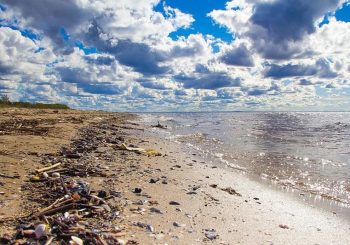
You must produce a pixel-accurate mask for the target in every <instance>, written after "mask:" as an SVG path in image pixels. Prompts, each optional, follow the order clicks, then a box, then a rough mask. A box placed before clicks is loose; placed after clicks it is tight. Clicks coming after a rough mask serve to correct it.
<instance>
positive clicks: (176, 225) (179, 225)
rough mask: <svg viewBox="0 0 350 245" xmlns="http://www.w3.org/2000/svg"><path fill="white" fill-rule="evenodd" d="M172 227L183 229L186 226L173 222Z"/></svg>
mask: <svg viewBox="0 0 350 245" xmlns="http://www.w3.org/2000/svg"><path fill="white" fill-rule="evenodd" d="M173 226H175V227H185V226H186V224H180V223H177V222H174V223H173Z"/></svg>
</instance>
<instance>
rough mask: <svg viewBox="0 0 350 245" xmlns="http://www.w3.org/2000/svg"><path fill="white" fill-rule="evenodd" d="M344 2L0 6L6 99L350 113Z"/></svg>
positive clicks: (1, 2)
mask: <svg viewBox="0 0 350 245" xmlns="http://www.w3.org/2000/svg"><path fill="white" fill-rule="evenodd" d="M349 39H350V4H349V2H348V1H345V0H319V1H318V2H317V4H315V3H314V2H313V1H306V0H290V1H284V0H271V1H262V0H249V1H248V0H231V1H226V0H215V1H214V0H186V1H185V0H162V1H161V0H135V1H129V0H118V2H116V1H113V0H87V1H78V0H67V1H64V2H61V1H53V0H44V1H39V0H27V1H21V0H0V94H7V95H9V96H10V98H11V99H12V100H21V101H31V102H49V103H50V102H52V103H57V102H59V103H65V104H68V105H70V106H71V107H74V108H87V109H104V110H112V111H210V110H222V111H227V110H337V111H338V110H347V109H346V108H350V107H349V106H350V95H349V90H350V81H349V75H350V61H349V59H348V57H349V55H350V44H349V42H348V40H349Z"/></svg>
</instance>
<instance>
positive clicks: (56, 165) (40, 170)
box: [36, 162, 62, 173]
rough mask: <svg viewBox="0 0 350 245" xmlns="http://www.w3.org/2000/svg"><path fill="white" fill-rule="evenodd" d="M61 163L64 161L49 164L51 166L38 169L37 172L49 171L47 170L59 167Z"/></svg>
mask: <svg viewBox="0 0 350 245" xmlns="http://www.w3.org/2000/svg"><path fill="white" fill-rule="evenodd" d="M61 164H62V163H60V162H59V163H56V164H54V165H51V166H49V167H45V168H41V169H37V170H36V172H37V173H41V172H44V171H47V170H51V169H53V168H57V167H58V166H60V165H61Z"/></svg>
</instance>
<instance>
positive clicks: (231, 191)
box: [220, 187, 242, 197]
mask: <svg viewBox="0 0 350 245" xmlns="http://www.w3.org/2000/svg"><path fill="white" fill-rule="evenodd" d="M220 190H222V191H225V192H227V193H228V194H230V195H236V196H240V197H241V196H242V195H241V194H240V193H238V192H237V191H236V190H235V189H233V188H231V187H226V188H220Z"/></svg>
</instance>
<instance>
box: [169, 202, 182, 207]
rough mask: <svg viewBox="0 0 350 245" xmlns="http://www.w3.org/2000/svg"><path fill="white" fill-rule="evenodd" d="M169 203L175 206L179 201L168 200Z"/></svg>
mask: <svg viewBox="0 0 350 245" xmlns="http://www.w3.org/2000/svg"><path fill="white" fill-rule="evenodd" d="M169 204H170V205H176V206H178V205H180V203H179V202H176V201H170V202H169Z"/></svg>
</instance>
